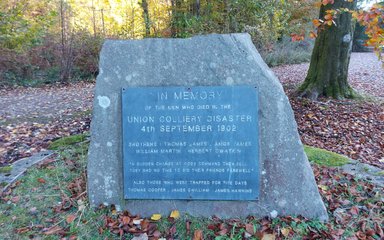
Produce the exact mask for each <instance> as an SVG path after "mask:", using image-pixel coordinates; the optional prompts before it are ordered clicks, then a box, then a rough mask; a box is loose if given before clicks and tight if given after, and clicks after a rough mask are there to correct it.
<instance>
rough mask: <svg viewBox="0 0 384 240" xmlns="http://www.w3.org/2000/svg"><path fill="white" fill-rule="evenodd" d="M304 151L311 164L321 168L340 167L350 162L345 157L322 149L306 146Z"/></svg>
mask: <svg viewBox="0 0 384 240" xmlns="http://www.w3.org/2000/svg"><path fill="white" fill-rule="evenodd" d="M304 151H305V153H306V154H307V157H308V160H309V161H310V162H314V163H316V164H318V165H320V166H326V167H340V166H343V165H345V164H348V163H349V162H350V161H349V160H348V158H347V157H345V156H342V155H340V154H337V153H334V152H330V151H327V150H324V149H321V148H315V147H310V146H306V145H304Z"/></svg>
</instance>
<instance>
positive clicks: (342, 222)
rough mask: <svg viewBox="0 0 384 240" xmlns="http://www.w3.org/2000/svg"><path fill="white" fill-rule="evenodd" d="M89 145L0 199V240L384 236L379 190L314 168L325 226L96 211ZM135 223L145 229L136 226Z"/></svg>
mask: <svg viewBox="0 0 384 240" xmlns="http://www.w3.org/2000/svg"><path fill="white" fill-rule="evenodd" d="M87 145H88V144H87V143H82V144H75V145H70V146H67V147H66V148H60V151H59V157H58V158H57V160H56V161H53V160H50V161H47V162H43V163H41V164H40V165H38V166H37V167H34V168H31V169H30V170H28V172H27V174H26V175H25V176H23V177H22V178H21V179H20V180H19V181H17V182H16V183H15V184H13V186H11V188H10V189H9V190H8V191H7V192H6V193H3V194H2V196H1V200H0V203H1V204H0V212H1V214H0V238H1V239H28V238H32V239H33V238H35V239H39V238H43V239H61V238H63V237H65V238H67V239H131V238H133V237H134V236H135V235H136V236H137V235H140V234H147V235H148V236H149V239H158V238H160V237H162V238H166V239H199V238H198V236H199V235H202V236H203V237H204V239H208V240H209V239H214V240H227V239H228V240H229V239H245V238H247V239H262V238H263V237H264V239H274V238H273V237H276V238H277V239H303V238H307V239H314V238H322V239H333V238H340V239H346V238H348V237H350V238H351V239H359V238H360V239H363V238H364V236H365V237H366V238H367V239H369V237H370V238H371V239H380V238H381V237H384V235H380V234H381V233H382V232H380V226H382V224H383V219H384V216H383V215H384V214H383V212H382V211H381V210H382V209H383V207H384V206H383V203H382V201H381V200H380V199H382V195H381V194H380V191H379V190H377V189H376V188H375V187H374V186H373V185H372V184H370V183H368V182H363V181H360V180H356V179H354V178H353V177H352V176H351V175H347V174H341V173H340V172H338V170H337V169H328V168H326V167H319V166H314V172H315V177H316V180H317V183H318V186H319V191H320V193H321V195H322V197H323V199H324V201H325V204H326V206H327V209H328V211H329V217H330V221H329V223H322V222H319V221H316V220H307V219H305V218H302V217H294V216H287V217H278V218H274V219H270V218H262V219H260V218H255V217H252V216H250V217H247V218H244V219H236V218H234V219H219V218H216V217H211V218H199V217H191V216H188V215H182V216H181V217H180V218H179V219H173V218H169V217H168V216H162V219H161V220H160V221H151V220H150V219H142V218H140V216H131V215H130V214H129V213H128V212H127V211H125V212H116V209H115V208H114V207H113V206H108V207H106V206H102V207H99V208H98V209H94V208H91V207H89V204H88V201H87V195H86V192H85V190H86V186H85V185H86V184H85V182H86V179H85V168H86V156H87ZM134 219H136V220H137V219H140V220H141V221H142V222H143V224H139V225H135V224H133V220H134ZM144 223H145V224H144ZM363 223H364V224H363ZM154 236H157V237H154ZM268 237H270V238H268Z"/></svg>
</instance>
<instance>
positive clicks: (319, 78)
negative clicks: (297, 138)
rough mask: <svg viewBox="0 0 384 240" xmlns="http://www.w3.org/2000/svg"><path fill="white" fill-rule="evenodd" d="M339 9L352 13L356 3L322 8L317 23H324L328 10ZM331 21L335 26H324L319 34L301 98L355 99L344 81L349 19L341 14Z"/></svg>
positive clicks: (340, 0) (351, 27) (337, 2)
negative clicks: (321, 21) (322, 21)
mask: <svg viewBox="0 0 384 240" xmlns="http://www.w3.org/2000/svg"><path fill="white" fill-rule="evenodd" d="M342 8H348V9H355V8H356V0H355V1H353V2H348V1H344V0H335V3H334V4H328V5H326V6H322V7H321V9H320V19H324V16H325V15H326V11H327V10H330V9H342ZM334 21H335V23H336V25H335V24H333V25H332V26H331V27H329V26H325V27H324V28H321V29H319V31H318V37H317V38H316V42H315V46H314V49H313V52H312V58H311V63H310V66H309V70H308V73H307V77H306V79H305V81H304V83H303V84H302V85H301V86H300V87H299V89H298V95H299V96H301V97H307V98H310V99H317V98H318V97H331V98H336V99H343V98H353V97H355V96H356V94H355V92H354V90H353V89H352V88H351V87H350V86H349V84H348V81H347V79H348V65H349V60H350V57H351V50H352V40H353V30H354V24H353V22H352V16H351V14H349V13H343V14H340V15H338V17H337V18H336V19H334Z"/></svg>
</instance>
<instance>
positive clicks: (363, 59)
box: [0, 53, 384, 168]
mask: <svg viewBox="0 0 384 240" xmlns="http://www.w3.org/2000/svg"><path fill="white" fill-rule="evenodd" d="M307 69H308V64H297V65H288V66H281V67H277V68H274V69H273V71H274V72H275V73H276V75H277V76H278V77H279V79H280V81H281V82H282V83H283V84H284V86H285V88H286V91H287V94H288V95H289V96H291V92H292V90H293V86H294V85H297V84H298V83H300V82H301V81H303V80H304V78H305V75H306V72H307ZM350 82H351V84H352V86H353V87H354V88H356V89H357V90H358V91H361V92H364V93H368V94H370V95H373V96H376V97H378V98H383V99H384V70H383V69H382V68H381V66H380V62H379V61H378V60H377V57H376V56H375V55H374V54H373V53H354V54H352V59H351V64H350ZM93 89H94V84H92V83H77V84H72V85H69V86H49V87H44V88H16V89H11V90H9V89H3V90H0V166H1V165H2V164H7V163H9V162H13V161H15V160H17V159H20V158H22V157H26V156H30V155H31V154H33V153H35V152H38V151H41V150H44V149H45V148H46V147H47V146H48V144H49V143H50V142H51V141H52V140H54V139H56V138H59V137H62V136H67V135H71V134H77V133H81V132H83V131H87V130H88V129H89V122H90V112H91V108H92V98H93ZM290 100H291V103H292V107H293V109H294V111H295V116H296V120H297V122H298V125H299V132H300V134H301V137H302V140H303V142H304V143H305V144H308V145H311V146H317V147H321V148H326V149H328V150H331V151H335V152H339V153H342V154H345V155H347V156H349V157H351V158H353V159H357V160H359V161H362V162H366V163H370V164H373V165H375V166H378V167H380V168H384V162H380V160H382V159H383V158H384V150H383V149H384V136H383V135H384V134H383V132H384V112H383V106H382V105H379V104H377V103H361V102H349V101H326V102H310V101H302V100H300V101H299V100H297V99H295V98H293V97H290Z"/></svg>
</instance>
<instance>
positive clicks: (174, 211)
mask: <svg viewBox="0 0 384 240" xmlns="http://www.w3.org/2000/svg"><path fill="white" fill-rule="evenodd" d="M170 217H171V218H174V219H177V218H179V217H180V213H179V211H177V210H173V211H172V212H171V215H170Z"/></svg>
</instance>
